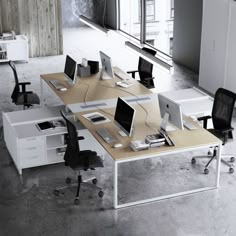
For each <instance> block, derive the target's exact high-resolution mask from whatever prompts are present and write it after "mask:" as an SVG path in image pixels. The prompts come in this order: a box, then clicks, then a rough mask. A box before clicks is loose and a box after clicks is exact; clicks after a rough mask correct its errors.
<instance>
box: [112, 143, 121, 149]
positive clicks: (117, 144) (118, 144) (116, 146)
mask: <svg viewBox="0 0 236 236" xmlns="http://www.w3.org/2000/svg"><path fill="white" fill-rule="evenodd" d="M122 146H123V145H122V143H115V144H114V145H113V146H112V147H113V148H120V147H122Z"/></svg>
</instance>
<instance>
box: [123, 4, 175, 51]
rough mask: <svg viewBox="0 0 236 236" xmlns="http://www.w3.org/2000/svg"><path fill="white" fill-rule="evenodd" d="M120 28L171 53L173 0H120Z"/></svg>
mask: <svg viewBox="0 0 236 236" xmlns="http://www.w3.org/2000/svg"><path fill="white" fill-rule="evenodd" d="M119 2H120V30H122V31H124V32H125V33H127V34H129V35H131V36H133V37H135V38H136V39H138V40H140V41H141V43H146V44H149V45H151V46H153V47H154V48H156V49H157V50H159V51H162V52H164V53H165V54H168V55H171V53H172V40H173V20H174V0H120V1H119Z"/></svg>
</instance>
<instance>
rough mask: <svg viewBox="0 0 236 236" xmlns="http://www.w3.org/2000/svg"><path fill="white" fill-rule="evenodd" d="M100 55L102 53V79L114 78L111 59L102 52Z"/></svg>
mask: <svg viewBox="0 0 236 236" xmlns="http://www.w3.org/2000/svg"><path fill="white" fill-rule="evenodd" d="M99 53H100V58H101V63H102V73H101V79H112V78H114V73H113V69H112V62H111V58H110V57H109V56H107V55H106V54H105V53H104V52H102V51H100V52H99Z"/></svg>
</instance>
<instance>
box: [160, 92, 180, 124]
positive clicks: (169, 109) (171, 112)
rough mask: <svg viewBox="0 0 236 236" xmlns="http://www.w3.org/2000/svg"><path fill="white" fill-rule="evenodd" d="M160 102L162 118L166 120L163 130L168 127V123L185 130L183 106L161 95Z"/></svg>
mask: <svg viewBox="0 0 236 236" xmlns="http://www.w3.org/2000/svg"><path fill="white" fill-rule="evenodd" d="M158 100H159V107H160V112H161V117H162V118H164V120H163V122H162V125H161V128H163V129H165V127H163V126H166V123H167V122H169V123H170V124H172V125H174V126H175V127H177V128H179V129H183V120H182V111H181V105H180V104H178V103H176V102H174V101H173V100H170V99H168V98H167V97H165V96H163V95H161V94H158Z"/></svg>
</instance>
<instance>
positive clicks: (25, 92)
mask: <svg viewBox="0 0 236 236" xmlns="http://www.w3.org/2000/svg"><path fill="white" fill-rule="evenodd" d="M30 93H33V92H32V91H24V92H19V94H23V95H24V94H30Z"/></svg>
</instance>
